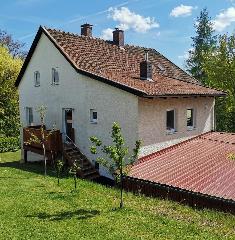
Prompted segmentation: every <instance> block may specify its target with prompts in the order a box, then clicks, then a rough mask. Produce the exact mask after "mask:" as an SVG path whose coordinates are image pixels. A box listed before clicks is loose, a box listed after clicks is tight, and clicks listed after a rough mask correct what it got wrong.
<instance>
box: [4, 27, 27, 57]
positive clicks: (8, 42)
mask: <svg viewBox="0 0 235 240" xmlns="http://www.w3.org/2000/svg"><path fill="white" fill-rule="evenodd" d="M0 45H1V46H4V47H6V48H7V49H8V51H9V53H10V54H11V55H12V56H13V57H14V58H21V59H24V58H25V57H26V54H27V53H26V51H24V50H23V47H24V45H25V44H24V43H21V42H19V41H15V40H14V39H13V38H12V35H10V34H8V33H7V32H6V31H3V30H1V29H0Z"/></svg>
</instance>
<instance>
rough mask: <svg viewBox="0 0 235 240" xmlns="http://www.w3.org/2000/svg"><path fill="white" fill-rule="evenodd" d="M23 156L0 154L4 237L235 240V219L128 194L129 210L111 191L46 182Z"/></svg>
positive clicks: (83, 184) (0, 209)
mask: <svg viewBox="0 0 235 240" xmlns="http://www.w3.org/2000/svg"><path fill="white" fill-rule="evenodd" d="M19 158H20V154H19V152H16V153H5V154H0V239H3V240H5V239H11V240H12V239H33V240H35V239H43V240H44V239H102V240H104V239H177V240H178V239H180V240H181V239H213V240H215V239H235V216H233V215H230V214H225V213H221V212H216V211H210V210H203V211H202V210H201V211H199V210H194V209H192V208H190V207H187V206H182V205H180V204H177V203H174V202H170V201H163V200H159V199H152V198H146V197H143V196H134V195H133V194H131V193H126V194H125V195H124V197H125V202H124V203H125V209H123V210H115V207H116V206H118V199H117V196H118V195H117V194H118V192H117V191H115V190H113V189H112V188H108V187H104V186H102V185H99V184H96V183H92V182H87V181H84V180H79V181H78V190H77V192H74V191H71V190H72V189H73V180H72V179H62V180H61V186H57V182H56V178H55V177H54V176H53V172H50V176H48V177H46V178H44V176H43V175H42V173H43V168H42V167H41V166H39V165H37V164H34V165H33V164H27V165H24V164H20V163H18V160H19Z"/></svg>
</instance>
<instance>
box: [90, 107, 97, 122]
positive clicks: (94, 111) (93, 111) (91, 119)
mask: <svg viewBox="0 0 235 240" xmlns="http://www.w3.org/2000/svg"><path fill="white" fill-rule="evenodd" d="M94 113H96V118H94ZM90 123H93V124H97V123H98V112H97V110H96V109H90Z"/></svg>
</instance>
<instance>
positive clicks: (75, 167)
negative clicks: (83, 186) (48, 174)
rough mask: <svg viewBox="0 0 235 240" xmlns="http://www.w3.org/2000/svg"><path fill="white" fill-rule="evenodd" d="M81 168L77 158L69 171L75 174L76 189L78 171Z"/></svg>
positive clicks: (75, 185)
mask: <svg viewBox="0 0 235 240" xmlns="http://www.w3.org/2000/svg"><path fill="white" fill-rule="evenodd" d="M80 169H81V167H80V166H79V164H78V163H77V161H76V160H75V161H74V162H73V164H72V166H71V167H70V169H69V173H70V174H71V175H72V176H73V180H74V190H75V191H76V189H77V172H78V171H79V170H80Z"/></svg>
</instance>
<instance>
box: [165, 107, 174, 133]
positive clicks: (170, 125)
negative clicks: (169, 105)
mask: <svg viewBox="0 0 235 240" xmlns="http://www.w3.org/2000/svg"><path fill="white" fill-rule="evenodd" d="M166 130H167V132H168V133H173V132H175V110H169V111H167V112H166Z"/></svg>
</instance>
